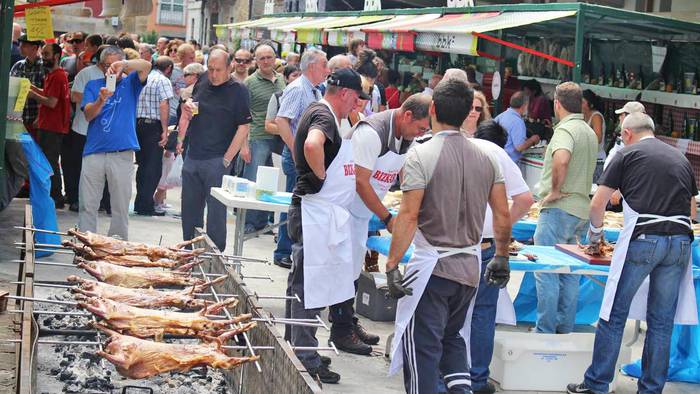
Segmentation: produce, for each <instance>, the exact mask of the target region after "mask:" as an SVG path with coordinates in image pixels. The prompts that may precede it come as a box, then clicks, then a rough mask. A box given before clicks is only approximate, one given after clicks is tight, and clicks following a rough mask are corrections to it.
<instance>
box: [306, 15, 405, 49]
mask: <svg viewBox="0 0 700 394" xmlns="http://www.w3.org/2000/svg"><path fill="white" fill-rule="evenodd" d="M388 19H392V16H390V15H365V16H359V17H358V16H349V17H342V18H340V19H338V20H335V21H328V22H320V23H318V24H313V25H309V26H305V27H302V28H298V29H297V42H301V43H305V44H327V41H326V40H325V39H324V38H325V37H324V36H325V34H324V31H325V30H326V29H338V28H342V27H346V26H359V25H366V24H371V23H375V22H381V21H385V20H388Z"/></svg>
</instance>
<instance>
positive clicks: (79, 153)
mask: <svg viewBox="0 0 700 394" xmlns="http://www.w3.org/2000/svg"><path fill="white" fill-rule="evenodd" d="M85 139H86V138H85V136H84V135H82V134H78V133H76V132H75V131H73V130H71V131H70V132H69V133H68V135H66V136H64V137H63V146H62V147H61V169H62V170H63V183H64V187H65V189H66V202H67V203H68V204H73V203H77V202H78V185H79V184H80V171H81V169H82V166H83V148H85Z"/></svg>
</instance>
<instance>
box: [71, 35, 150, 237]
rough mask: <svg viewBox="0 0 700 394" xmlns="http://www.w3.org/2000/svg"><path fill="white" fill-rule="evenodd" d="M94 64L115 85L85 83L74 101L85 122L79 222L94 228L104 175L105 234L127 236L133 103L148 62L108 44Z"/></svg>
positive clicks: (133, 145) (134, 144)
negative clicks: (128, 56) (79, 98)
mask: <svg viewBox="0 0 700 394" xmlns="http://www.w3.org/2000/svg"><path fill="white" fill-rule="evenodd" d="M100 63H101V65H102V66H103V67H104V68H105V69H106V70H107V73H106V78H108V77H109V75H116V77H117V83H116V89H115V90H114V91H113V92H112V91H110V90H109V89H108V88H107V84H106V78H105V79H95V80H92V81H90V82H88V83H87V85H86V86H85V91H84V92H83V101H82V102H81V104H80V107H81V109H82V110H83V112H84V113H85V119H86V120H87V121H88V122H89V125H88V132H87V140H86V142H85V148H84V150H83V165H82V172H81V174H80V190H79V197H78V200H79V209H80V212H79V219H78V220H79V222H78V223H79V224H78V226H79V227H80V229H81V230H82V231H92V232H96V231H97V210H98V208H99V206H100V200H101V199H102V190H103V189H104V185H105V180H107V182H109V190H110V203H111V206H112V221H111V223H110V226H109V232H108V233H107V234H108V235H110V236H114V235H116V236H119V237H120V238H121V239H124V240H127V239H128V238H129V200H130V199H131V179H132V175H133V171H134V151H137V150H139V143H138V139H137V138H136V105H137V103H138V100H139V95H140V94H141V89H143V86H144V85H145V83H146V79H147V78H148V73H149V72H150V71H151V63H149V62H147V61H145V60H143V59H134V60H124V52H123V51H122V50H121V49H119V48H117V47H114V46H111V47H107V48H105V49H104V50H102V53H101V54H100Z"/></svg>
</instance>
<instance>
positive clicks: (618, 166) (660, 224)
mask: <svg viewBox="0 0 700 394" xmlns="http://www.w3.org/2000/svg"><path fill="white" fill-rule="evenodd" d="M622 139H623V140H624V142H625V145H626V146H625V148H623V149H621V150H620V151H619V152H618V153H617V155H616V156H615V157H614V158H613V160H612V161H611V163H610V165H609V166H608V168H607V169H606V170H605V171H604V172H603V174H602V176H601V178H600V179H599V182H600V185H599V187H598V190H597V191H596V194H595V196H594V197H593V201H592V202H591V209H590V220H591V225H590V229H589V235H588V236H589V239H590V242H591V243H592V244H596V243H599V242H601V240H602V238H603V236H602V229H603V214H604V210H605V205H606V203H607V202H608V201H609V200H610V196H611V195H612V193H613V192H614V191H615V190H620V192H621V193H622V196H623V197H624V202H623V205H624V211H623V212H624V216H625V224H624V227H623V229H622V232H621V233H620V238H619V239H618V241H617V244H616V245H615V251H614V253H613V258H612V264H611V266H610V274H609V276H608V281H607V283H606V286H605V295H604V298H603V305H602V306H601V310H600V320H599V321H598V327H597V329H596V335H595V343H594V347H593V360H592V362H591V366H590V367H588V370H586V373H585V375H584V380H583V383H581V384H570V385H568V386H567V390H568V392H569V393H596V394H598V393H607V392H608V386H609V384H610V382H611V381H612V380H613V378H614V377H615V372H616V371H615V362H616V361H617V357H618V354H619V350H620V343H621V341H622V334H623V332H624V329H625V322H626V321H627V318H628V317H629V318H633V319H639V320H646V323H647V335H646V339H645V341H644V351H643V353H642V376H641V378H640V379H639V381H638V383H637V387H638V391H637V392H639V393H643V394H646V393H661V392H662V391H663V388H664V384H665V383H666V377H667V375H668V365H669V352H670V343H671V332H672V331H673V323H674V321H675V323H677V324H691V325H695V324H697V322H698V320H697V306H696V304H695V290H694V288H693V282H692V271H691V269H692V267H691V266H692V264H691V263H690V260H691V243H692V241H693V231H692V228H691V224H690V223H691V221H690V218H691V217H695V215H696V213H697V212H696V207H695V204H696V203H695V195H696V194H697V193H698V189H697V187H696V183H695V176H694V175H693V168H692V167H691V165H690V163H689V162H688V160H687V159H686V157H685V156H684V155H683V153H681V152H680V151H678V150H677V149H676V148H674V147H671V146H670V145H667V144H665V143H663V142H661V141H659V140H657V139H656V138H654V122H653V121H652V119H651V118H650V117H649V116H647V115H646V114H643V113H634V114H631V115H629V116H627V117H626V118H625V121H624V122H623V123H622Z"/></svg>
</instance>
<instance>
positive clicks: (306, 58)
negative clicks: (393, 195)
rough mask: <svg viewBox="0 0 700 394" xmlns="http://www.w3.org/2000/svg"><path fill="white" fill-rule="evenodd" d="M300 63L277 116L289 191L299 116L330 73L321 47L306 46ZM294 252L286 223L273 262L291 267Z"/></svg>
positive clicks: (317, 96) (293, 175) (293, 174)
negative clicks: (296, 74) (298, 74)
mask: <svg viewBox="0 0 700 394" xmlns="http://www.w3.org/2000/svg"><path fill="white" fill-rule="evenodd" d="M300 65H301V72H302V75H301V77H299V78H297V80H296V81H294V82H292V83H290V84H289V86H287V87H286V88H285V89H284V93H283V94H282V98H281V99H280V108H279V111H278V112H277V118H276V119H275V123H277V127H278V129H279V135H280V137H281V138H282V141H284V143H285V144H286V146H285V148H284V150H283V151H282V171H284V175H286V176H287V185H286V191H288V192H291V191H292V189H293V188H294V185H295V184H296V169H295V168H294V158H293V157H292V153H291V152H292V149H293V148H294V136H295V135H296V131H297V126H298V124H299V119H301V115H302V114H303V113H304V111H305V110H306V108H307V107H308V106H309V105H310V104H311V103H313V102H315V101H318V100H319V99H321V95H320V93H319V91H318V89H317V88H316V86H318V85H319V84H320V83H321V82H323V81H325V80H326V77H327V76H328V74H329V73H330V70H329V69H328V59H327V58H326V53H325V52H323V51H321V50H318V49H307V50H306V51H305V52H304V55H303V56H302V57H301V63H300ZM281 220H287V215H285V214H282V215H281ZM291 254H292V241H291V240H290V239H289V236H288V235H287V226H280V231H279V236H278V238H277V249H276V250H275V253H274V263H275V264H277V265H279V266H281V267H285V268H291V266H292V262H291V260H290V259H289V256H290V255H291Z"/></svg>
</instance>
